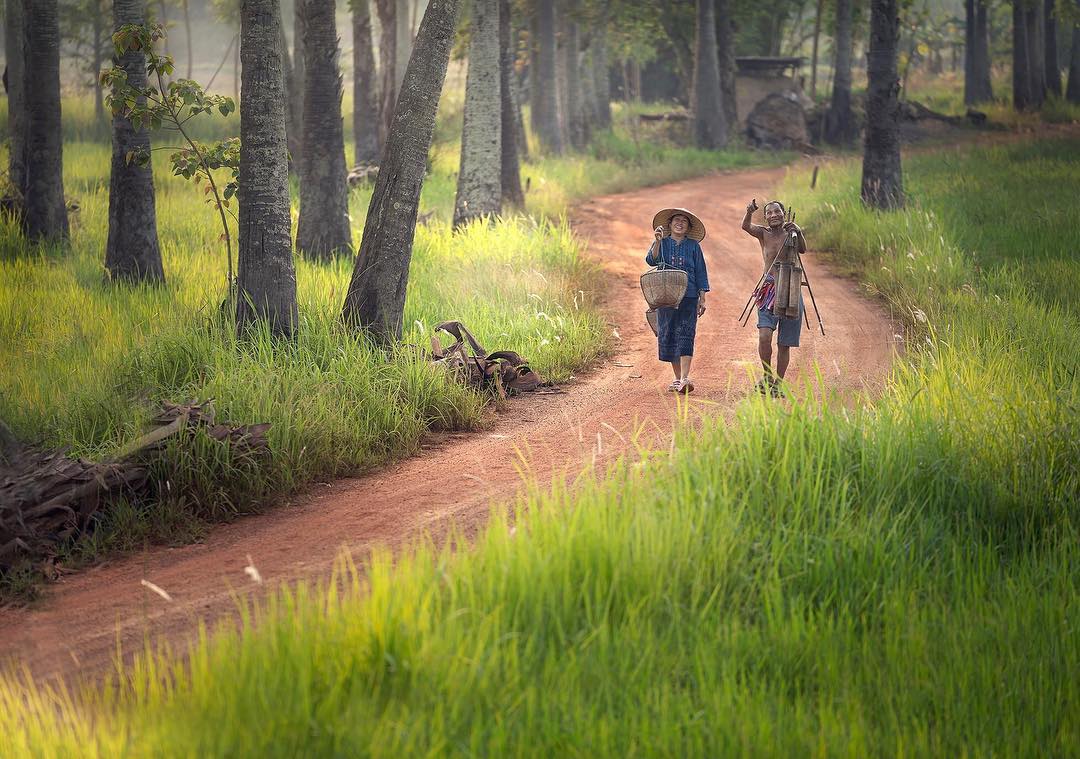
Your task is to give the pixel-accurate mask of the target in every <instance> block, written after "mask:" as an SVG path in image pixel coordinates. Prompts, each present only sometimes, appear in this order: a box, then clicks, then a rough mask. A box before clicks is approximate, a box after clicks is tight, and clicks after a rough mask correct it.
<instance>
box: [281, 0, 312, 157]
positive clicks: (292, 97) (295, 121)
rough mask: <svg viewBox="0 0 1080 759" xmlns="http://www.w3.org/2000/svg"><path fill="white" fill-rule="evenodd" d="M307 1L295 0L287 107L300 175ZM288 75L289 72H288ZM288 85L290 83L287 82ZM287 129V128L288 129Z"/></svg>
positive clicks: (292, 150)
mask: <svg viewBox="0 0 1080 759" xmlns="http://www.w3.org/2000/svg"><path fill="white" fill-rule="evenodd" d="M306 2H307V0H295V6H294V11H295V12H294V13H293V57H292V87H291V89H289V102H288V103H286V104H285V107H286V108H288V109H289V121H290V122H291V123H292V125H293V130H292V131H291V132H286V135H287V137H288V140H289V153H290V157H291V158H292V167H293V171H295V172H296V173H297V174H298V175H299V174H300V164H301V162H302V161H303V158H304V156H303V153H304V81H305V79H306V74H305V71H304V36H305V34H306V32H305V29H304V26H305V24H304V17H305V13H306V11H305V9H304V4H305V3H306ZM286 73H288V72H286ZM286 85H288V81H286ZM286 128H287V127H286Z"/></svg>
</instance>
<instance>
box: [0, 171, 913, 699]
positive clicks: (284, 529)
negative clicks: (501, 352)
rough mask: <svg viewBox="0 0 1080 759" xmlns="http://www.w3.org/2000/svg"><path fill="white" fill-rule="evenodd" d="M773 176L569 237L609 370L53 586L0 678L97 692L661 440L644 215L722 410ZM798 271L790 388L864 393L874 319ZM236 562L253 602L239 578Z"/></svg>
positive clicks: (873, 365) (648, 195) (709, 395)
mask: <svg viewBox="0 0 1080 759" xmlns="http://www.w3.org/2000/svg"><path fill="white" fill-rule="evenodd" d="M783 172H784V170H783V169H773V170H762V171H748V172H739V173H731V174H715V175H712V176H709V177H705V178H701V179H695V180H690V181H686V182H680V183H677V184H671V185H667V186H664V187H657V188H650V189H645V190H639V191H635V192H631V193H626V194H622V195H614V196H608V197H603V198H598V199H596V200H593V201H592V202H590V203H588V204H586V205H584V206H583V207H580V208H579V209H577V211H576V213H575V214H574V218H575V219H576V223H575V227H576V229H577V231H578V233H579V234H580V235H581V236H582V237H584V238H585V239H587V240H588V242H589V246H588V250H589V254H590V255H592V256H594V257H596V258H597V259H599V260H600V261H601V262H602V263H603V266H604V269H605V271H606V272H607V274H608V280H607V286H606V296H605V298H606V302H607V308H608V315H609V319H610V321H611V322H612V327H613V329H614V330H615V332H616V333H617V335H618V337H619V339H618V347H617V350H616V352H615V353H614V355H613V356H612V358H611V360H610V361H608V362H606V363H604V364H603V365H601V366H599V367H597V368H595V369H594V370H592V371H590V372H588V373H586V374H585V375H584V376H583V377H582V378H581V379H580V380H579V381H577V382H575V383H572V384H571V385H569V386H567V388H566V389H567V391H568V392H567V393H565V394H562V395H544V396H534V397H527V398H523V399H515V400H514V401H513V402H511V404H510V408H509V410H508V411H506V412H504V413H502V414H500V415H499V417H498V419H497V421H496V422H495V423H494V426H493V427H492V428H491V429H489V430H487V431H484V432H480V433H474V434H458V435H446V436H440V437H438V438H434V439H433V440H432V441H431V442H430V445H428V446H426V447H425V449H424V450H423V451H422V453H421V454H420V455H418V456H415V457H413V458H411V459H409V460H406V461H404V462H402V463H400V464H397V465H394V466H391V467H388V468H386V469H384V470H382V471H380V472H377V473H375V474H372V475H370V476H366V477H361V478H356V479H344V480H338V481H336V482H333V483H331V484H328V485H315V486H313V487H312V488H311V489H310V491H309V492H307V493H306V494H304V495H302V496H301V497H298V498H296V499H295V501H294V502H293V503H291V504H289V505H287V506H284V507H281V508H278V509H275V510H273V511H271V512H270V513H267V514H263V515H261V516H257V517H251V518H247V519H243V520H240V521H238V522H235V523H233V524H229V525H224V526H220V527H216V528H215V529H214V530H213V531H212V533H211V534H210V535H209V537H208V538H207V539H206V540H205V541H204V542H203V543H200V544H197V545H191V546H185V547H182V548H154V549H151V550H149V551H147V552H145V553H142V554H138V555H134V556H130V557H127V558H124V559H122V560H118V561H114V562H111V563H109V564H107V565H104V566H101V567H98V568H94V569H89V570H85V571H81V572H78V573H76V574H74V575H71V576H67V577H65V578H63V579H62V580H61V581H59V582H57V583H56V584H54V585H53V586H51V587H50V588H49V589H48V592H47V597H46V599H44V600H43V601H42V602H40V603H38V604H36V605H35V606H34V607H33V608H31V609H6V610H2V611H0V660H7V661H10V662H14V663H16V664H19V665H25V666H27V667H29V669H30V671H31V672H32V673H33V674H34V676H35V677H37V678H48V677H51V676H54V675H59V676H62V677H65V678H71V677H73V676H74V677H82V676H84V675H85V676H95V675H98V674H100V673H102V672H104V671H105V670H107V669H108V668H110V667H111V666H113V664H112V663H113V661H114V658H115V654H116V651H117V645H118V643H119V645H120V646H121V647H122V649H123V650H124V651H126V652H131V651H133V650H138V649H140V648H141V647H142V644H143V641H144V639H146V638H149V639H152V640H157V639H160V638H162V637H164V638H166V639H168V640H170V641H171V642H172V643H173V644H178V643H182V642H183V641H184V640H186V639H187V638H188V636H189V635H191V634H192V633H193V632H194V630H195V629H196V623H197V621H198V620H199V619H215V618H219V617H221V616H222V615H226V614H230V613H232V612H233V610H234V609H235V596H236V594H237V593H247V592H252V591H254V590H262V589H265V588H268V587H274V586H276V585H277V584H279V583H281V582H282V581H286V580H292V579H296V578H301V577H309V576H312V575H318V574H322V573H325V572H326V571H327V569H328V568H329V566H330V564H331V563H332V561H333V559H334V557H335V556H336V555H337V553H338V551H339V550H340V548H341V547H342V546H347V547H348V548H349V549H350V550H351V551H352V552H353V555H354V556H357V557H361V556H363V555H364V554H365V553H366V552H367V551H368V550H370V549H371V548H372V547H374V546H378V545H382V546H390V547H397V546H400V545H402V544H403V543H405V542H407V541H408V540H410V539H411V538H414V537H415V536H416V535H418V534H419V533H421V532H422V531H426V532H428V533H430V534H432V535H434V536H435V537H436V538H437V537H438V536H440V535H442V534H445V533H446V531H447V529H448V526H449V525H450V524H451V523H456V524H457V525H459V526H460V527H462V528H464V530H465V531H466V533H467V534H471V533H475V531H476V530H478V529H479V528H480V527H481V526H482V525H483V523H484V522H485V520H486V519H487V516H488V513H489V508H490V506H491V504H492V503H493V502H498V501H500V500H503V499H506V498H509V497H512V496H513V494H514V493H515V492H516V491H517V489H518V487H519V485H520V483H521V475H520V471H521V468H522V466H523V462H524V465H525V466H526V467H527V469H528V471H530V472H531V473H532V474H533V475H535V476H536V477H538V478H539V479H540V480H541V481H543V480H546V479H549V478H550V477H551V476H552V474H555V473H559V472H562V471H567V472H569V473H571V474H572V473H574V472H576V471H579V470H580V469H581V468H582V466H583V465H587V464H590V463H592V462H593V461H595V460H596V459H597V458H600V459H608V458H610V457H613V456H615V455H618V454H619V453H621V452H622V451H623V450H625V446H626V443H625V442H624V440H623V438H625V437H627V432H629V431H630V430H632V429H633V428H636V427H637V426H638V425H642V426H643V428H644V430H645V433H646V434H647V435H649V436H651V437H656V438H662V437H664V436H666V435H667V433H668V432H669V431H670V430H671V427H672V422H673V411H674V408H675V399H674V396H673V395H672V394H669V393H666V392H665V388H666V386H667V384H668V382H669V381H670V380H671V370H670V368H669V367H668V366H667V365H666V364H660V363H659V362H658V361H657V359H656V342H655V339H654V338H653V336H652V333H651V332H650V331H649V329H648V327H647V325H646V323H645V320H644V318H643V314H644V309H645V305H644V301H643V299H642V296H641V291H640V289H639V285H638V277H639V276H640V274H641V272H642V271H643V270H644V261H643V256H644V251H645V248H646V247H647V246H648V244H649V241H650V222H651V220H652V216H653V213H654V212H655V211H656V210H657V209H659V208H663V207H666V206H685V207H688V208H691V209H693V210H694V211H695V212H696V213H698V214H699V215H700V216H701V218H702V220H703V221H704V222H705V224H706V226H707V228H708V237H707V238H706V240H705V241H704V243H703V244H702V248H703V250H704V251H705V257H706V261H707V263H708V267H709V279H710V283H711V285H712V289H713V290H712V293H711V294H710V296H709V298H708V311H707V312H706V314H705V315H704V316H703V317H702V319H701V320H700V322H699V326H698V341H697V353H698V355H697V357H696V358H695V360H694V365H693V371H692V376H693V378H694V379H695V382H696V391H695V392H694V394H693V395H692V396H690V404H691V407H692V408H693V409H699V410H701V411H704V412H710V411H722V410H724V409H730V408H732V407H733V406H734V405H735V403H736V402H737V401H738V399H740V398H742V397H744V396H745V395H746V393H747V391H748V389H749V388H750V386H751V384H752V381H753V380H752V378H751V376H750V372H751V371H752V370H754V369H755V368H756V366H757V361H756V334H755V330H754V329H753V325H752V324H751V325H750V326H748V327H746V328H741V327H740V326H739V324H738V322H737V316H738V314H739V311H740V310H741V309H742V307H743V304H744V303H745V302H746V298H747V296H748V294H749V291H750V289H751V288H752V287H753V285H754V282H755V281H756V279H757V277H758V275H759V274H760V271H761V263H760V254H759V252H758V244H757V241H756V240H754V239H753V238H751V237H749V236H747V235H746V234H744V233H743V232H742V231H741V230H740V229H739V224H740V221H741V219H742V214H743V211H744V210H745V207H746V203H747V202H748V201H749V199H750V198H751V197H756V198H758V200H759V203H760V202H761V200H762V199H763V198H766V197H770V196H771V190H772V188H773V187H774V186H775V185H776V184H777V182H778V181H779V180H780V179H781V178H782V176H783ZM810 243H811V247H812V245H813V240H812V239H811V240H810ZM805 262H806V265H807V270H808V273H809V274H810V277H811V283H812V284H813V286H814V293H815V295H816V297H817V301H818V305H819V307H820V308H821V310H822V312H823V318H824V319H825V329H826V332H827V334H828V337H826V338H823V337H821V335H820V334H815V332H816V330H815V331H810V330H805V329H804V331H803V347H802V348H801V349H799V350H798V351H795V352H794V354H793V359H792V368H791V370H790V372H789V378H790V379H795V380H796V381H797V378H798V377H799V376H800V375H804V376H805V374H806V373H807V372H808V371H810V368H811V367H812V365H813V364H814V363H815V362H816V363H817V364H818V365H819V366H820V370H821V372H822V373H823V375H824V377H825V378H826V380H827V382H828V383H829V384H830V386H831V387H834V388H838V389H841V390H854V389H859V388H863V387H870V388H871V389H873V387H874V386H876V385H878V384H879V383H880V382H881V381H882V379H883V378H884V376H885V373H886V371H887V368H888V365H889V362H890V360H891V356H892V349H891V344H892V335H893V330H892V329H891V327H890V325H889V323H888V321H887V319H886V317H885V314H884V312H883V311H882V309H881V308H880V307H879V306H877V305H875V304H874V303H872V302H870V301H869V300H867V299H866V298H865V297H863V296H862V295H860V294H859V293H858V291H857V288H856V286H855V285H854V284H853V283H851V282H849V281H846V280H843V279H840V278H836V277H833V276H831V275H830V274H829V272H828V271H827V270H826V269H825V268H824V267H823V266H822V265H820V264H818V263H817V262H816V261H815V256H814V254H813V253H812V252H811V253H809V254H808V255H807V256H806V257H805ZM811 321H812V322H813V317H811ZM436 483H438V487H436ZM248 556H250V557H251V560H252V562H253V563H254V566H256V567H257V568H258V570H259V573H260V574H261V575H262V578H263V580H264V583H263V585H261V586H258V585H255V584H254V583H253V581H252V580H251V579H250V577H249V576H248V574H246V573H245V570H244V568H245V566H246V565H247V563H248V560H247V557H248ZM143 580H147V581H149V582H151V583H153V584H155V585H156V586H158V587H160V588H162V589H164V590H165V591H166V592H167V593H168V594H169V595H170V597H171V598H172V600H171V601H166V600H164V599H163V598H161V597H160V596H159V595H157V594H155V593H154V592H152V591H151V590H149V589H148V588H147V587H145V586H143V585H142V584H141V582H142V581H143Z"/></svg>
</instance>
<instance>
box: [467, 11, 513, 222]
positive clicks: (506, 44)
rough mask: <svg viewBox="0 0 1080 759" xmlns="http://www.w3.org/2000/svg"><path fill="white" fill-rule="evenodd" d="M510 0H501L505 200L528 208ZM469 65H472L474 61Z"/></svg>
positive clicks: (500, 88)
mask: <svg viewBox="0 0 1080 759" xmlns="http://www.w3.org/2000/svg"><path fill="white" fill-rule="evenodd" d="M510 13H511V10H510V0H499V93H500V95H501V104H500V108H499V112H500V125H501V139H502V151H501V156H500V161H499V164H500V172H499V173H500V181H499V184H500V186H501V188H502V198H501V204H502V205H503V206H513V207H515V208H524V206H525V193H524V192H522V189H521V160H520V150H519V147H520V145H519V137H520V135H519V134H518V122H519V120H520V118H521V113H520V111H519V110H518V104H517V97H516V92H515V87H514V82H515V79H516V76H517V75H516V74H515V73H514V52H515V50H514V37H513V28H512V27H513V24H512V19H511V17H510ZM469 65H470V66H471V65H472V62H471V61H470V63H469Z"/></svg>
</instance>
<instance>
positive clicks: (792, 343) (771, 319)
mask: <svg viewBox="0 0 1080 759" xmlns="http://www.w3.org/2000/svg"><path fill="white" fill-rule="evenodd" d="M802 314H803V302H802V298H799V315H798V316H797V317H795V318H794V319H788V318H786V317H783V316H773V312H772V311H770V310H768V309H765V308H759V309H758V310H757V325H758V329H771V330H773V331H774V332H775V331H776V328H777V325H779V327H780V334H779V336H778V337H777V338H776V344H777V345H783V346H786V347H788V348H798V347H799V335H800V334H801V333H802Z"/></svg>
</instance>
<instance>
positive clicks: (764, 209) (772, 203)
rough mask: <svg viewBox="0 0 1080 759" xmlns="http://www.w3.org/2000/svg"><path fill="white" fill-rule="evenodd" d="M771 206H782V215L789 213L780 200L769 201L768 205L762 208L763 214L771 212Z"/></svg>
mask: <svg viewBox="0 0 1080 759" xmlns="http://www.w3.org/2000/svg"><path fill="white" fill-rule="evenodd" d="M771 205H778V206H780V213H787V209H786V208H784V204H783V203H781V202H780V201H779V200H770V201H769V202H768V203H766V204H765V205H764V206H763V207H762V209H761V212H762V213H765V212H766V211H768V210H769V206H771Z"/></svg>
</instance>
